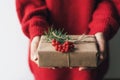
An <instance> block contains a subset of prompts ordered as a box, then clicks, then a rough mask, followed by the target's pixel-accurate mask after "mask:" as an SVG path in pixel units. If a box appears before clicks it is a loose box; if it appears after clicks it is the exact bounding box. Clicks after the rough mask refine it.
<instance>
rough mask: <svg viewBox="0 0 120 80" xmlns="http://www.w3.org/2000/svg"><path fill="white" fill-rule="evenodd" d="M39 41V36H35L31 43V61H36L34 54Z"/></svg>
mask: <svg viewBox="0 0 120 80" xmlns="http://www.w3.org/2000/svg"><path fill="white" fill-rule="evenodd" d="M39 41H40V36H35V37H34V38H33V39H32V41H31V60H32V61H35V60H36V59H37V54H35V52H36V50H37V48H38V44H39Z"/></svg>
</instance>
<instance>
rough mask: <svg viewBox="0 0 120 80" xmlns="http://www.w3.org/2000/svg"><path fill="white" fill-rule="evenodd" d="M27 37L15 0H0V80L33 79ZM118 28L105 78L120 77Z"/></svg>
mask: <svg viewBox="0 0 120 80" xmlns="http://www.w3.org/2000/svg"><path fill="white" fill-rule="evenodd" d="M27 51H28V39H27V38H26V37H25V36H24V35H23V33H22V31H21V27H20V24H19V21H18V18H17V15H16V9H15V0H0V80H33V76H32V74H31V72H30V70H29V67H28V62H27V61H28V57H27V55H28V52H27ZM119 61H120V30H119V32H118V33H117V35H116V36H115V37H114V38H113V39H112V40H111V41H110V69H109V71H108V74H107V75H106V78H120V62H119Z"/></svg>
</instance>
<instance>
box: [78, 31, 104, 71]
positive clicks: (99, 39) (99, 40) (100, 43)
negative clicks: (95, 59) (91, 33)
mask: <svg viewBox="0 0 120 80" xmlns="http://www.w3.org/2000/svg"><path fill="white" fill-rule="evenodd" d="M95 37H96V40H97V44H98V48H99V51H100V56H99V58H100V62H102V61H104V60H105V58H106V53H105V51H106V40H105V37H104V34H103V33H102V32H98V33H96V34H95ZM84 69H88V68H87V67H79V71H81V70H84Z"/></svg>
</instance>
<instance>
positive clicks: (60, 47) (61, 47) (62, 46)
mask: <svg viewBox="0 0 120 80" xmlns="http://www.w3.org/2000/svg"><path fill="white" fill-rule="evenodd" d="M52 45H53V46H54V47H55V50H56V51H60V52H62V53H66V52H69V51H72V50H73V49H74V45H73V43H72V42H69V41H65V42H64V43H60V42H59V41H57V40H56V39H52Z"/></svg>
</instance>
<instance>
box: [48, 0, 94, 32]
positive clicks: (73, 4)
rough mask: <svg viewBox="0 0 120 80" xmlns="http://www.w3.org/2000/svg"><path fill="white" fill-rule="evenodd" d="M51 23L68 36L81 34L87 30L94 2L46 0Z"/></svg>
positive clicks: (84, 0) (91, 0)
mask: <svg viewBox="0 0 120 80" xmlns="http://www.w3.org/2000/svg"><path fill="white" fill-rule="evenodd" d="M46 5H47V7H48V10H49V12H50V16H51V17H50V20H51V23H52V24H53V25H54V26H55V27H63V28H64V30H65V31H66V32H68V33H69V34H82V33H85V32H86V31H87V30H88V25H89V23H90V21H91V20H92V14H93V10H94V9H95V6H96V0H46Z"/></svg>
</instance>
